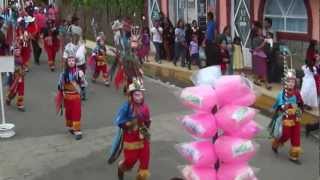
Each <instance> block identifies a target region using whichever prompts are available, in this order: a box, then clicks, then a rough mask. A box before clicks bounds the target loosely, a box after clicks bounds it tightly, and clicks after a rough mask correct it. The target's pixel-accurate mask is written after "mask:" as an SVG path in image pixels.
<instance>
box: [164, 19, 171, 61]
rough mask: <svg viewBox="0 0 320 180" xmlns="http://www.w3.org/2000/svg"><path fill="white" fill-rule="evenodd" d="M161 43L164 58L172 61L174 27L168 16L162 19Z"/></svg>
mask: <svg viewBox="0 0 320 180" xmlns="http://www.w3.org/2000/svg"><path fill="white" fill-rule="evenodd" d="M163 45H164V51H165V56H166V59H167V60H169V61H172V59H173V57H174V51H173V50H174V27H173V25H172V23H171V21H170V19H169V18H166V19H165V21H164V29H163Z"/></svg>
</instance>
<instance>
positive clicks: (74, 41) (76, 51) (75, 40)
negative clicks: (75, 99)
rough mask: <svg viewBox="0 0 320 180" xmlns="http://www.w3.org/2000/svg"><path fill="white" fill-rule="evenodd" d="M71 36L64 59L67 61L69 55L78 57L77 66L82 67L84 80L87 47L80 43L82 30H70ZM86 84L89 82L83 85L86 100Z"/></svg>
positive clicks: (82, 93)
mask: <svg viewBox="0 0 320 180" xmlns="http://www.w3.org/2000/svg"><path fill="white" fill-rule="evenodd" d="M69 35H70V36H71V41H70V42H69V43H68V44H67V45H66V47H65V48H64V51H63V55H62V59H63V60H64V61H66V59H67V58H68V57H75V58H76V66H77V67H78V69H81V70H82V72H83V73H84V80H85V63H86V62H85V60H84V59H85V47H84V44H80V42H79V41H80V32H78V31H71V32H69ZM86 86H87V82H86V80H85V82H84V83H83V84H82V85H81V98H82V100H85V99H86V98H87V97H86Z"/></svg>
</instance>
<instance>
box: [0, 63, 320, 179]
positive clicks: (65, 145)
mask: <svg viewBox="0 0 320 180" xmlns="http://www.w3.org/2000/svg"><path fill="white" fill-rule="evenodd" d="M57 78H58V73H57V72H56V73H52V72H49V71H48V68H47V65H46V64H45V62H42V65H41V66H33V67H32V69H31V72H30V73H28V75H27V77H26V112H25V113H21V112H18V111H16V109H15V107H14V106H13V107H8V108H7V119H8V120H9V121H10V122H12V123H14V124H15V125H16V132H17V135H16V136H15V137H14V138H12V139H9V140H0V180H89V179H90V180H115V179H116V163H115V164H114V165H108V164H107V163H106V153H107V150H108V148H109V147H110V143H111V139H112V137H113V134H114V131H115V128H114V126H113V125H112V120H113V116H114V114H115V112H116V110H117V108H118V107H119V105H120V104H121V103H123V101H124V100H125V99H126V98H125V96H123V94H122V93H121V91H119V92H117V91H116V90H115V89H114V88H113V87H110V88H107V87H105V86H103V85H102V84H93V85H92V84H90V86H89V92H88V98H89V99H88V101H85V102H84V103H83V109H84V112H83V121H82V122H83V123H82V127H83V128H82V129H83V132H84V138H83V139H82V140H81V141H75V140H74V139H73V137H71V136H70V135H69V134H68V133H67V132H66V129H64V120H63V117H59V116H57V115H56V114H55V109H54V101H53V98H54V94H55V90H56V86H57V83H56V81H57ZM145 86H146V89H147V92H146V101H147V102H148V103H149V104H150V106H151V113H152V120H153V123H152V131H151V132H152V157H151V173H152V177H151V179H152V180H169V179H170V177H174V176H179V175H180V173H179V171H178V168H177V166H179V165H183V164H185V162H186V161H185V160H183V159H182V158H181V157H180V156H179V154H178V153H177V152H176V151H175V149H174V145H175V144H176V143H179V142H183V141H189V140H191V138H190V137H189V136H188V135H187V133H185V132H184V131H183V130H182V128H181V127H180V126H179V124H178V123H177V122H176V117H177V116H179V115H181V114H183V113H186V111H185V109H184V108H183V107H182V106H181V105H180V104H179V101H178V99H177V98H176V96H175V93H176V92H177V91H178V89H177V88H174V87H171V86H168V85H165V84H162V83H160V82H158V81H155V80H150V79H148V78H147V79H146V80H145ZM257 121H259V122H260V123H261V124H262V125H263V126H266V125H267V123H268V122H269V119H268V118H267V117H264V116H262V115H259V116H258V117H257ZM256 140H257V143H259V144H260V149H259V152H258V154H257V156H256V157H255V158H254V159H253V161H252V165H253V166H254V167H257V168H259V171H258V177H259V179H261V180H302V179H303V180H316V179H317V178H318V175H319V150H318V146H317V143H316V142H314V141H312V140H311V139H305V138H303V139H302V142H303V148H304V154H303V156H302V162H303V165H301V166H299V165H295V164H292V163H290V162H289V161H288V160H287V152H288V150H289V148H288V146H286V147H284V148H283V149H282V150H281V151H280V154H279V155H278V157H276V156H275V155H274V154H273V153H272V151H271V149H270V140H269V139H268V135H267V133H266V132H265V131H264V132H263V133H262V134H261V135H260V136H259V137H258V138H257V139H256ZM134 175H135V172H131V173H129V174H128V178H127V179H128V180H129V179H134Z"/></svg>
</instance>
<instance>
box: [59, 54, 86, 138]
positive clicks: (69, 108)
mask: <svg viewBox="0 0 320 180" xmlns="http://www.w3.org/2000/svg"><path fill="white" fill-rule="evenodd" d="M84 81H85V80H84V73H83V71H81V70H80V69H78V68H77V66H76V58H75V57H73V56H69V57H67V58H66V64H65V70H64V72H62V73H61V75H60V79H59V83H58V90H59V91H58V94H57V99H60V101H59V100H58V101H57V102H56V103H57V107H58V108H60V109H58V110H59V111H61V110H62V109H61V108H62V104H63V106H64V110H65V120H66V126H67V128H68V130H69V132H70V133H71V134H73V135H74V136H75V139H76V140H80V139H81V138H82V133H81V128H80V127H81V126H80V125H81V124H80V122H81V96H80V94H81V86H82V84H83V83H84ZM62 97H63V98H62ZM62 99H63V103H62Z"/></svg>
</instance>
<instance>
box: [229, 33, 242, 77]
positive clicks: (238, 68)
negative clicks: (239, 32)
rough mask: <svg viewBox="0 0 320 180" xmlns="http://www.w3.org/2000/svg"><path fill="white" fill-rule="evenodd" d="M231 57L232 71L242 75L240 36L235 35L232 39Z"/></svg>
mask: <svg viewBox="0 0 320 180" xmlns="http://www.w3.org/2000/svg"><path fill="white" fill-rule="evenodd" d="M231 59H232V68H233V71H235V72H236V73H239V74H241V75H244V59H243V52H242V45H241V38H240V37H237V36H236V37H235V38H234V40H233V44H232V56H231Z"/></svg>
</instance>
